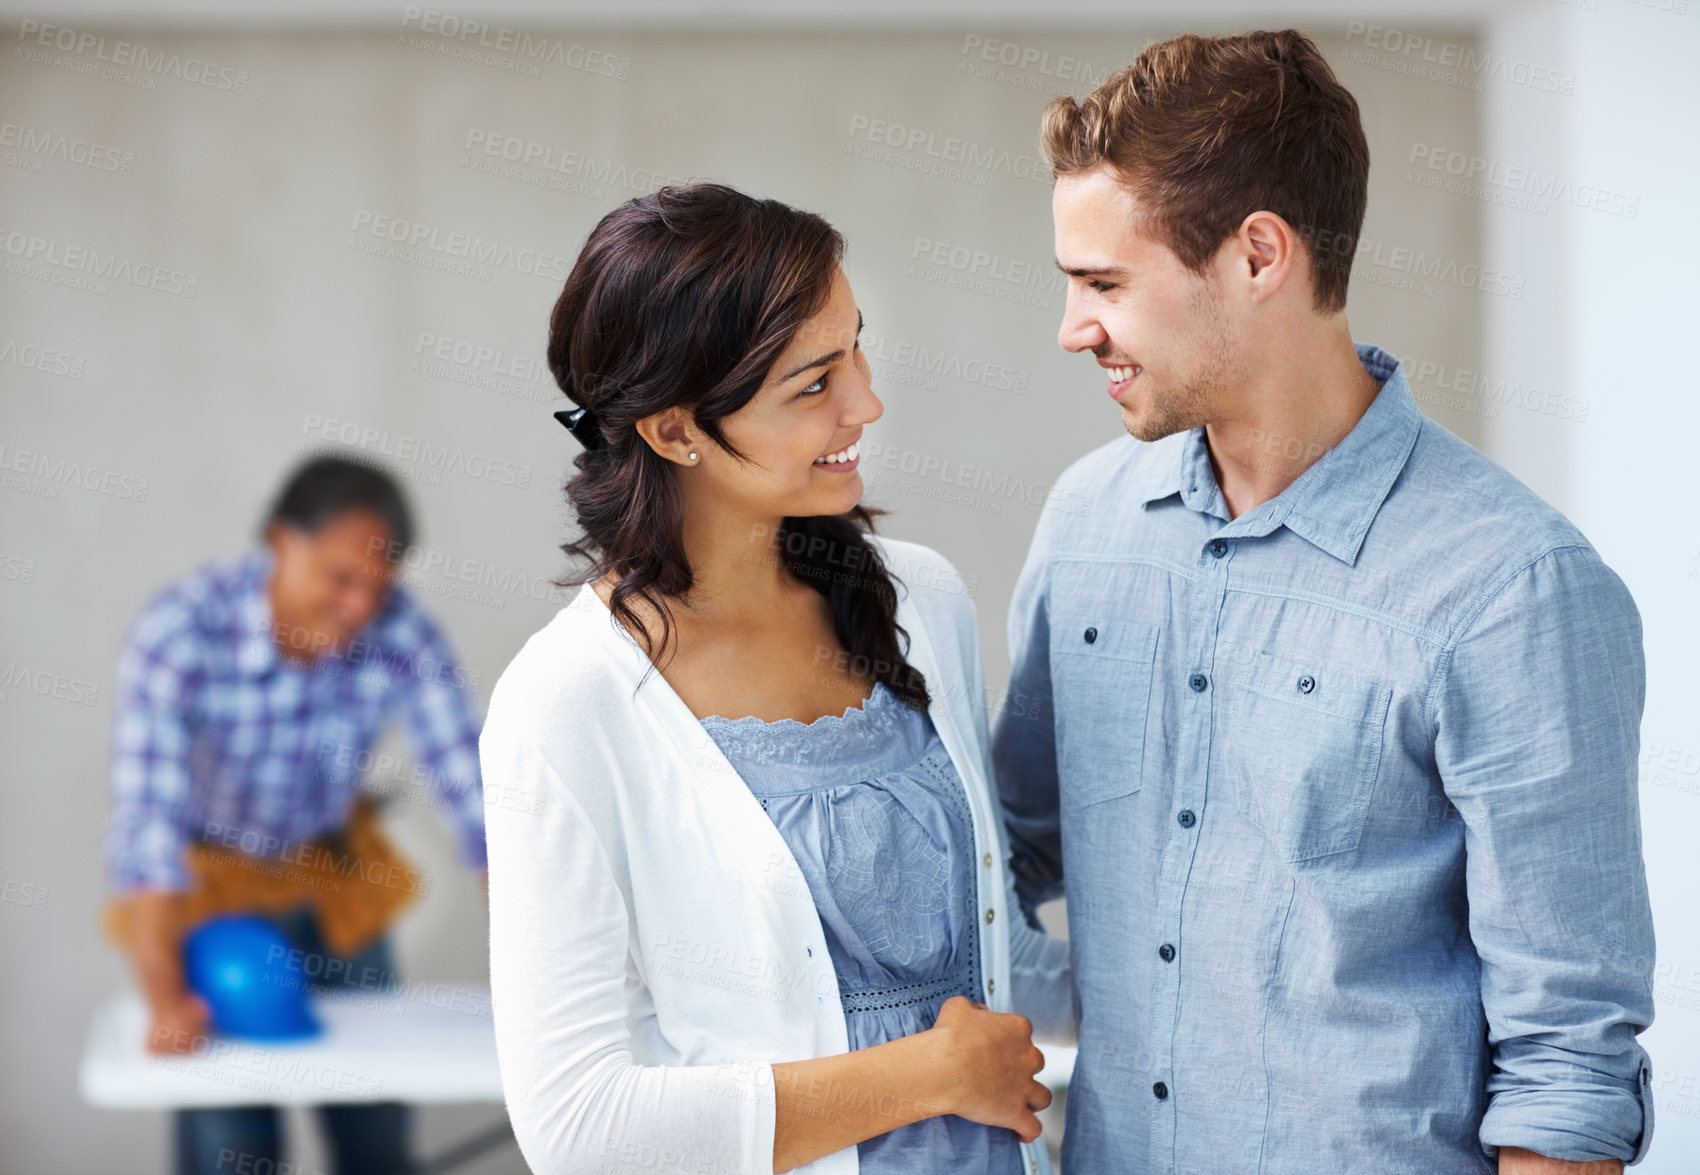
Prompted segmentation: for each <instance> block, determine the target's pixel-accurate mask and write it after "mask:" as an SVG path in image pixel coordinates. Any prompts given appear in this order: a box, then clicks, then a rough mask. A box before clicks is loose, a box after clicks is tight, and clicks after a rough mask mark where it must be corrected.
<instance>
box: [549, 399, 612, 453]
mask: <svg viewBox="0 0 1700 1175" xmlns="http://www.w3.org/2000/svg"><path fill="white" fill-rule="evenodd" d="M555 419H556V420H559V421H560V422H561V424H562V426H563V427H564V428H566V430H567V431H568V432H570V433H572V434H573V436H574V437H575V438H576V439H577V440H578V443H579V444H581V445H583V446H584V447H585V449H586V450H594V449H600V448H602V425H601V423H600V422H599V421H598V420H597V419H596V417H594V416H592V415H591V413H590V409H589V408H572V409H566V408H563V409H562V410H561V411H559V412H557V413H555Z"/></svg>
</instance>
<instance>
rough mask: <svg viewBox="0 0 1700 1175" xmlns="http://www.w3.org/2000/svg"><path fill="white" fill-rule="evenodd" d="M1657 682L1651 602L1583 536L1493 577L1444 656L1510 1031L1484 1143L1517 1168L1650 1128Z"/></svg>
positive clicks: (1615, 1156)
mask: <svg viewBox="0 0 1700 1175" xmlns="http://www.w3.org/2000/svg"><path fill="white" fill-rule="evenodd" d="M1645 690H1646V678H1645V668H1644V661H1643V654H1642V648H1641V621H1640V616H1639V614H1638V613H1637V611H1636V608H1635V603H1634V601H1633V600H1632V599H1631V598H1630V595H1629V592H1628V589H1626V588H1625V587H1624V585H1623V582H1622V581H1621V580H1620V579H1618V577H1617V576H1616V575H1614V574H1613V573H1612V572H1611V570H1610V569H1609V568H1607V567H1606V566H1605V564H1604V563H1602V562H1601V561H1600V559H1599V557H1598V556H1597V555H1596V554H1594V552H1593V551H1591V550H1589V549H1587V548H1584V547H1561V548H1558V549H1556V550H1551V551H1548V552H1547V553H1545V554H1544V555H1542V556H1541V557H1539V558H1537V559H1535V560H1534V561H1533V562H1532V563H1530V564H1528V565H1527V566H1525V567H1523V568H1521V569H1520V570H1518V571H1517V572H1516V573H1515V574H1514V575H1511V576H1510V577H1509V578H1508V579H1506V580H1505V581H1504V582H1503V583H1501V584H1498V585H1494V586H1492V587H1490V588H1489V590H1488V591H1487V592H1486V593H1485V594H1484V597H1483V598H1482V599H1481V600H1480V601H1479V603H1478V605H1477V611H1476V613H1475V615H1474V616H1472V617H1466V619H1465V621H1464V623H1463V625H1462V627H1461V635H1460V636H1458V637H1457V638H1455V643H1454V645H1453V647H1452V648H1451V650H1450V653H1449V656H1448V657H1445V658H1443V659H1442V664H1441V666H1440V667H1439V668H1438V669H1437V680H1436V682H1435V685H1434V688H1433V690H1432V691H1431V695H1430V697H1431V700H1432V702H1433V714H1434V719H1435V731H1436V741H1435V765H1436V767H1437V769H1438V770H1439V772H1440V776H1441V780H1442V782H1443V784H1444V786H1445V788H1446V792H1447V795H1448V796H1449V797H1450V798H1451V799H1452V802H1453V804H1454V805H1456V807H1457V809H1458V812H1459V814H1460V815H1461V816H1462V818H1463V821H1464V841H1465V856H1466V861H1465V882H1466V886H1467V889H1468V898H1469V919H1470V937H1471V939H1472V940H1473V941H1474V943H1475V947H1476V951H1477V953H1478V955H1479V956H1480V958H1481V995H1482V1006H1483V1009H1484V1011H1485V1013H1486V1017H1487V1023H1488V1039H1489V1042H1490V1044H1491V1045H1492V1048H1493V1070H1492V1072H1491V1073H1490V1074H1489V1077H1488V1084H1487V1093H1488V1107H1487V1111H1486V1114H1485V1115H1484V1117H1483V1120H1482V1125H1481V1131H1480V1141H1481V1144H1482V1146H1483V1148H1484V1149H1485V1150H1487V1151H1488V1152H1489V1153H1491V1152H1492V1150H1493V1149H1494V1148H1496V1147H1497V1148H1504V1150H1503V1151H1501V1164H1500V1170H1501V1171H1502V1172H1506V1173H1510V1172H1518V1173H1519V1175H1526V1173H1529V1172H1540V1171H1547V1170H1554V1171H1563V1172H1566V1173H1569V1172H1573V1171H1579V1170H1611V1169H1612V1168H1611V1167H1610V1164H1611V1163H1612V1162H1615V1161H1618V1160H1629V1161H1635V1160H1638V1159H1639V1158H1640V1157H1641V1155H1642V1154H1644V1153H1645V1151H1646V1148H1647V1144H1648V1142H1649V1141H1650V1139H1651V1136H1652V1124H1653V1123H1652V1111H1653V1102H1652V1094H1651V1088H1650V1079H1651V1072H1650V1066H1649V1062H1648V1059H1647V1054H1646V1052H1645V1050H1644V1049H1642V1047H1641V1045H1640V1044H1639V1042H1638V1041H1637V1040H1636V1035H1637V1034H1638V1033H1639V1032H1641V1030H1642V1029H1644V1028H1646V1027H1647V1025H1648V1024H1649V1023H1651V1022H1652V1018H1653V997H1652V974H1653V921H1652V910H1651V906H1650V904H1649V901H1648V896H1647V881H1646V870H1645V867H1644V865H1643V863H1642V856H1641V825H1640V812H1639V797H1638V791H1637V788H1638V770H1637V755H1638V748H1639V741H1640V733H1639V732H1640V723H1641V710H1642V705H1643V701H1644V695H1645ZM1542 1156H1547V1157H1550V1158H1553V1159H1562V1160H1570V1161H1572V1162H1579V1163H1583V1164H1589V1163H1592V1164H1600V1163H1605V1164H1607V1165H1606V1166H1603V1167H1601V1166H1593V1167H1588V1166H1583V1167H1570V1166H1560V1167H1556V1168H1554V1167H1551V1166H1550V1165H1545V1166H1543V1165H1541V1162H1540V1160H1541V1157H1542Z"/></svg>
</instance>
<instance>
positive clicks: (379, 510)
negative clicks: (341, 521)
mask: <svg viewBox="0 0 1700 1175" xmlns="http://www.w3.org/2000/svg"><path fill="white" fill-rule="evenodd" d="M352 510H366V511H370V512H371V513H373V514H376V515H377V516H378V517H380V518H382V519H383V520H384V525H385V526H386V527H387V528H388V529H389V532H390V534H389V552H390V554H389V558H390V562H392V563H393V562H395V561H396V560H397V559H399V558H401V556H402V555H403V554H404V553H405V552H406V551H407V549H408V548H409V547H411V546H412V545H413V518H412V515H411V514H410V513H409V512H408V509H407V500H406V499H405V498H403V497H402V496H401V489H400V487H399V486H397V485H396V482H395V479H394V478H392V477H391V476H390V475H389V474H388V473H386V472H385V471H384V470H383V469H382V468H381V467H380V466H378V465H376V464H375V463H368V462H366V461H352V460H350V459H348V458H346V457H338V456H335V455H332V454H320V455H317V456H313V457H309V458H308V459H307V460H306V461H304V462H303V463H302V464H301V465H299V466H297V467H296V469H295V471H294V472H293V473H291V474H290V475H289V480H288V481H286V482H285V483H284V485H283V489H281V490H280V491H278V495H277V498H276V499H275V500H274V501H273V502H272V507H271V510H270V512H269V513H268V514H267V515H266V518H265V521H264V522H263V523H262V524H261V527H260V530H261V533H262V535H263V534H264V532H265V531H266V530H268V529H269V528H270V527H271V524H272V523H274V522H280V523H283V524H285V525H287V526H292V527H294V528H295V529H297V530H299V531H302V532H304V533H306V534H317V533H319V531H320V530H321V529H322V528H324V527H325V526H326V525H327V524H328V523H331V522H334V521H335V520H336V519H338V518H340V517H342V516H343V515H344V514H347V513H349V512H350V511H352Z"/></svg>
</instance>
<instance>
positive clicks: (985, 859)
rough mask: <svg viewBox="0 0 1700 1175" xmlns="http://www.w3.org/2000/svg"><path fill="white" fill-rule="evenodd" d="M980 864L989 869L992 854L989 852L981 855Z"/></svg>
mask: <svg viewBox="0 0 1700 1175" xmlns="http://www.w3.org/2000/svg"><path fill="white" fill-rule="evenodd" d="M980 864H982V865H984V866H985V867H986V868H988V869H990V868H991V867H992V855H991V854H990V853H987V854H986V855H985V856H984V857H981V858H980Z"/></svg>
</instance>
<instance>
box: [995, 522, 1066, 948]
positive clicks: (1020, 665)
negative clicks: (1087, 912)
mask: <svg viewBox="0 0 1700 1175" xmlns="http://www.w3.org/2000/svg"><path fill="white" fill-rule="evenodd" d="M1047 523H1048V519H1047V518H1046V516H1044V515H1041V517H1040V522H1039V527H1038V530H1037V531H1036V532H1035V534H1034V536H1033V545H1032V547H1031V548H1029V550H1028V552H1027V561H1026V563H1025V564H1024V565H1023V566H1022V568H1021V575H1020V577H1019V578H1018V579H1017V580H1016V584H1015V594H1014V596H1013V597H1012V598H1011V600H1010V605H1009V652H1010V676H1009V691H1008V692H1007V693H1006V694H1005V696H1004V698H1003V702H1002V704H1001V705H1000V706H999V707H998V710H997V715H996V717H995V718H994V720H993V723H992V770H993V773H994V775H995V776H996V780H995V782H996V785H997V790H998V795H999V797H1000V799H1001V800H1002V802H1003V814H1004V826H1005V828H1006V830H1007V831H1008V833H1009V867H1010V872H1011V875H1012V876H1013V877H1014V879H1015V891H1016V895H1017V897H1018V898H1019V899H1020V902H1021V911H1022V914H1023V915H1024V916H1025V917H1026V919H1027V921H1028V923H1029V925H1031V926H1033V927H1034V928H1035V929H1038V928H1039V919H1038V915H1037V914H1036V913H1035V911H1036V910H1037V909H1038V907H1039V906H1040V905H1041V904H1042V903H1044V902H1047V901H1050V900H1051V899H1053V898H1059V897H1061V896H1062V894H1063V862H1062V822H1061V816H1060V813H1059V810H1058V806H1057V743H1056V724H1055V715H1054V712H1053V708H1052V699H1051V636H1050V621H1049V619H1048V608H1049V601H1048V596H1049V587H1050V574H1049V561H1048V558H1047V548H1048V545H1049V544H1048V538H1049V529H1050V528H1049V526H1048V525H1047Z"/></svg>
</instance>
